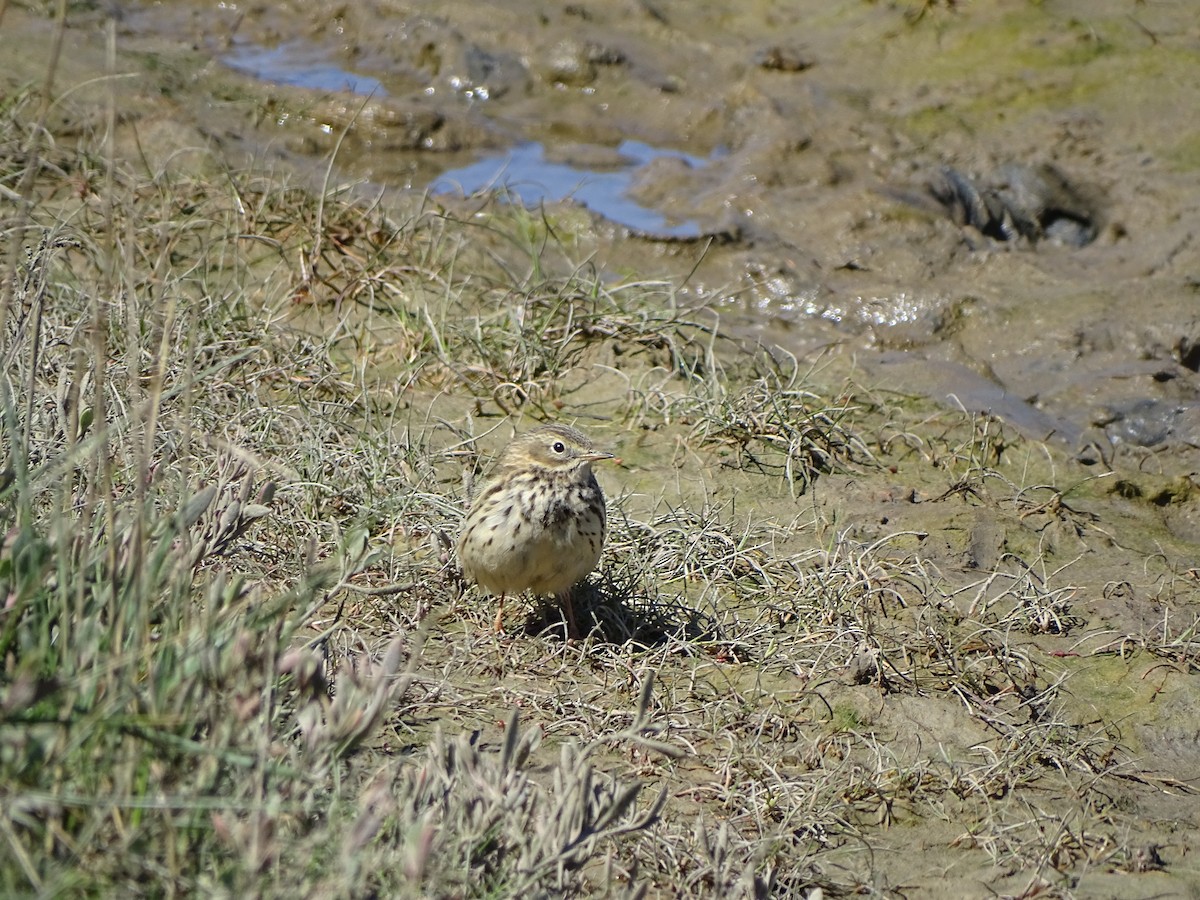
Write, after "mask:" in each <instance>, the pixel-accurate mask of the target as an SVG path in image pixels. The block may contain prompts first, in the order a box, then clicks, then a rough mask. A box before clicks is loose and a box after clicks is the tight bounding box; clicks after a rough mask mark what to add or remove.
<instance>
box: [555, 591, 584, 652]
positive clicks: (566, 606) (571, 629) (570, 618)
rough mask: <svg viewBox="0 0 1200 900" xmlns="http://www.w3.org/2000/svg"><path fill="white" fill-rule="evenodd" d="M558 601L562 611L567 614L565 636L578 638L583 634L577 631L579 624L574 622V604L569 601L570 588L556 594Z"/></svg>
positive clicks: (572, 638) (571, 638)
mask: <svg viewBox="0 0 1200 900" xmlns="http://www.w3.org/2000/svg"><path fill="white" fill-rule="evenodd" d="M558 602H559V603H561V604H562V608H563V612H564V613H566V616H567V637H568V638H569V639H570V640H573V641H574V640H578V639H579V638H581V637H582V636H583V635H581V634H580V633H579V626H578V625H577V624H576V623H575V606H574V604H572V603H571V588H568V589H567V590H565V591H563V592H562V593H561V594H559V595H558Z"/></svg>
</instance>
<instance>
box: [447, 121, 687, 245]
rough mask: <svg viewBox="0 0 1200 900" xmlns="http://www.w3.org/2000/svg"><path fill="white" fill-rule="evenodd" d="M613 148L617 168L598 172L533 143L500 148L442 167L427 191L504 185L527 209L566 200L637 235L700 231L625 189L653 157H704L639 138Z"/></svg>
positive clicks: (464, 190)
mask: <svg viewBox="0 0 1200 900" xmlns="http://www.w3.org/2000/svg"><path fill="white" fill-rule="evenodd" d="M617 153H618V155H619V157H620V159H621V164H620V165H619V166H618V167H616V168H613V169H611V170H608V171H598V170H595V169H588V168H585V167H580V166H576V165H572V164H570V163H562V162H554V161H552V160H548V159H546V150H545V147H543V146H542V145H541V144H539V143H536V142H531V143H526V144H518V145H517V146H516V147H513V148H512V149H511V150H508V151H506V152H503V153H499V154H495V155H492V156H486V157H484V158H483V159H480V160H478V161H477V162H474V163H471V164H470V165H468V166H463V167H462V168H460V169H451V170H450V171H448V172H444V173H443V174H442V175H441V177H439V178H438V179H436V180H435V181H434V182H433V183H432V184H431V185H430V186H429V190H430V192H431V193H434V194H446V193H455V192H460V191H461V192H462V193H464V194H474V193H477V192H479V191H488V190H498V189H499V190H505V191H507V192H509V193H510V194H511V195H513V196H514V197H516V198H517V199H519V200H520V202H521V203H522V204H523V205H525V206H526V207H531V208H536V207H537V206H538V205H539V204H541V203H544V202H553V201H559V200H568V199H569V200H573V201H574V202H576V203H579V204H580V205H582V206H586V207H587V208H588V209H590V210H591V211H592V212H594V213H597V214H598V215H601V216H603V217H604V218H606V219H608V220H609V221H611V222H616V223H617V224H618V225H624V226H625V227H627V228H631V229H633V230H634V231H635V232H637V233H639V234H646V235H652V236H655V237H667V238H673V239H677V240H686V239H689V238H696V237H700V236H701V234H703V233H704V231H703V229H702V228H701V226H700V223H699V222H696V221H692V220H686V221H683V222H679V221H671V220H669V219H668V218H667V217H666V216H664V215H662V214H661V213H659V212H657V211H655V210H653V209H648V208H647V207H645V206H642V205H641V204H639V203H636V202H634V201H633V200H631V199H630V198H629V197H628V196H627V192H628V190H629V188H630V187H631V186H632V183H633V178H634V176H635V174H636V173H637V171H638V169H640V168H641V167H642V166H645V165H648V164H649V163H651V162H653V161H654V160H656V159H664V158H666V159H678V160H682V161H684V162H686V163H687V164H688V165H689V166H692V167H699V166H703V165H705V164H706V162H707V160H705V159H702V158H700V157H697V156H690V155H689V154H686V153H681V152H679V151H676V150H663V149H660V148H657V147H651V146H650V145H649V144H643V143H642V142H641V141H623V142H622V143H621V145H620V146H619V147H618V148H617Z"/></svg>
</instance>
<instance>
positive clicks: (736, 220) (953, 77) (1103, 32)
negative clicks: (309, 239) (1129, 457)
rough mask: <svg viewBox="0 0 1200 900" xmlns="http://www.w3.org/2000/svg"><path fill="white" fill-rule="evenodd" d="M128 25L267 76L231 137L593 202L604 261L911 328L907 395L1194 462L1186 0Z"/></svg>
mask: <svg viewBox="0 0 1200 900" xmlns="http://www.w3.org/2000/svg"><path fill="white" fill-rule="evenodd" d="M122 30H123V32H124V38H125V39H127V40H139V39H146V38H147V37H149V36H154V37H156V38H160V39H168V40H169V39H176V40H179V41H185V42H187V44H188V50H189V51H191V52H194V53H197V54H201V55H204V56H207V57H208V58H209V59H211V61H212V66H214V67H222V68H224V69H226V70H227V71H228V72H230V73H234V72H236V73H242V74H243V75H245V76H246V77H247V79H248V80H252V81H253V82H257V84H247V85H244V86H243V89H244V90H246V91H249V92H257V97H258V99H257V101H256V102H246V101H242V102H235V103H228V104H226V106H225V112H226V122H225V131H226V134H227V140H229V141H234V140H236V141H242V142H246V143H247V144H248V145H249V146H251V147H253V148H254V149H255V150H256V151H257V152H260V153H261V152H263V150H262V148H266V147H269V148H272V149H273V151H274V152H278V153H285V154H287V155H292V156H297V157H306V156H307V157H310V158H311V159H313V160H320V159H323V158H325V157H326V156H327V155H328V154H330V153H332V152H333V151H334V149H335V146H336V151H337V164H338V167H339V169H340V171H342V172H344V173H346V174H347V175H353V176H356V177H360V178H363V179H366V180H368V181H369V182H370V184H371V185H372V186H376V187H378V188H380V189H382V190H387V191H391V192H393V193H397V194H398V193H406V192H407V193H422V192H426V191H432V192H433V193H434V194H436V195H437V197H438V199H439V200H440V202H444V203H447V204H454V203H455V202H456V200H457V198H458V197H460V196H461V195H463V194H467V195H469V194H471V193H472V192H475V191H486V190H491V189H507V190H510V191H511V192H512V193H513V195H514V196H515V197H516V198H519V199H520V200H521V201H523V202H525V203H526V204H529V205H534V206H536V205H537V204H539V203H547V204H551V205H554V204H564V203H567V204H569V203H577V204H579V205H580V206H583V207H585V208H586V209H587V210H588V211H589V212H590V214H592V215H593V217H594V224H595V228H594V230H593V231H592V233H590V234H587V235H583V236H581V237H580V238H579V250H580V253H581V255H586V256H590V257H591V258H594V259H595V260H596V261H597V262H598V264H599V265H601V266H606V267H609V268H611V269H612V270H613V271H614V274H619V273H620V272H621V271H622V270H623V267H628V269H632V270H638V271H640V272H642V273H643V274H644V275H648V276H660V277H664V278H673V279H676V280H677V281H678V282H679V283H680V284H681V285H682V291H683V293H684V294H685V295H686V296H687V297H688V299H689V300H690V301H691V302H694V303H696V304H697V305H704V306H709V307H715V308H718V309H721V310H723V311H724V312H725V313H726V315H727V316H730V317H734V318H737V319H738V321H739V322H740V324H741V325H742V327H744V328H745V329H747V330H748V331H751V332H759V333H761V334H762V335H763V336H765V337H766V338H767V339H769V340H774V341H778V342H779V343H781V344H783V345H784V346H787V347H789V349H792V350H794V351H797V352H806V351H811V350H812V349H814V348H818V347H828V346H831V345H832V346H837V347H839V348H841V349H843V350H844V351H845V352H846V353H847V354H853V356H854V358H855V359H857V360H858V361H859V363H860V364H861V365H862V366H863V367H864V368H865V369H866V370H867V372H868V373H869V374H871V375H873V376H876V377H880V378H886V377H889V373H890V372H891V371H893V369H894V364H895V361H896V353H897V352H898V351H899V352H902V353H903V354H904V358H905V378H904V386H905V389H906V390H911V391H914V392H917V393H920V394H925V395H928V396H932V397H936V398H938V399H939V400H941V401H943V402H949V403H955V404H961V405H964V406H966V407H967V408H969V409H972V410H975V411H980V412H991V413H994V414H997V415H1000V416H1004V417H1006V418H1011V420H1012V422H1013V424H1014V425H1016V426H1017V427H1019V428H1021V429H1022V430H1023V431H1026V432H1027V433H1029V434H1031V435H1037V436H1044V435H1050V434H1052V435H1056V436H1058V437H1059V438H1061V439H1062V440H1065V441H1067V442H1069V443H1072V444H1073V445H1078V446H1074V447H1073V449H1075V450H1078V451H1079V452H1080V455H1081V458H1086V459H1091V458H1093V457H1094V456H1095V455H1096V453H1095V452H1094V451H1093V450H1091V449H1087V448H1089V447H1092V446H1093V445H1095V446H1097V447H1100V448H1101V449H1102V451H1103V454H1104V455H1105V456H1106V457H1108V456H1111V455H1112V454H1114V453H1120V452H1122V451H1123V449H1124V448H1126V447H1131V446H1132V447H1135V448H1144V447H1155V448H1159V449H1160V450H1163V451H1165V452H1166V454H1167V455H1177V454H1182V455H1184V456H1186V457H1188V459H1187V460H1183V461H1180V463H1179V465H1180V467H1181V468H1184V469H1186V468H1189V467H1191V466H1192V462H1191V461H1190V456H1191V453H1190V449H1191V447H1192V445H1194V444H1196V443H1197V442H1200V430H1198V425H1197V416H1196V409H1195V403H1196V401H1195V396H1196V389H1197V386H1198V385H1197V374H1196V369H1197V362H1196V359H1195V356H1196V354H1195V353H1194V352H1193V348H1194V346H1195V344H1196V342H1197V341H1198V340H1200V335H1198V333H1197V332H1198V329H1200V320H1198V319H1197V317H1196V315H1195V313H1194V309H1195V303H1196V299H1197V293H1198V292H1200V288H1198V287H1197V283H1198V282H1197V278H1198V276H1197V272H1198V271H1200V268H1198V263H1200V260H1198V251H1197V246H1196V240H1195V233H1194V229H1195V225H1194V223H1195V222H1196V221H1197V220H1198V219H1197V216H1196V212H1197V207H1198V206H1200V189H1198V187H1197V179H1196V177H1195V173H1196V170H1197V167H1198V166H1200V141H1198V140H1197V138H1196V136H1195V135H1194V134H1191V133H1189V131H1188V129H1187V128H1181V127H1179V125H1180V119H1179V111H1180V110H1186V109H1195V108H1197V106H1198V102H1200V96H1198V94H1200V79H1197V78H1195V72H1196V51H1197V47H1198V45H1200V26H1198V25H1197V22H1196V19H1195V16H1194V15H1193V14H1192V11H1191V10H1189V9H1188V8H1187V7H1186V4H1153V5H1148V4H1135V3H1130V2H1117V0H1112V2H1104V3H1091V2H1062V3H1055V4H1027V3H1001V4H994V5H992V4H989V5H987V6H973V7H971V8H970V9H969V10H968V9H966V8H964V7H960V6H958V5H955V4H946V5H942V4H917V3H913V4H907V5H906V4H871V3H843V4H833V5H830V4H822V3H796V4H771V3H752V4H744V5H743V4H738V5H736V6H735V7H730V5H729V4H720V3H700V4H696V3H684V2H669V0H656V2H629V3H618V4H607V3H575V4H565V5H561V4H550V3H533V4H528V3H524V2H516V0H512V2H495V3H489V4H475V3H468V2H445V3H442V2H439V3H421V2H413V3H407V4H403V5H400V4H394V3H386V2H368V3H362V4H353V5H351V4H343V5H340V6H337V7H336V8H334V9H332V11H331V10H330V9H327V8H322V7H317V6H314V5H312V4H306V3H281V4H271V5H270V6H266V5H237V4H222V5H220V6H219V7H216V8H214V7H212V6H210V5H192V4H186V3H182V4H170V5H165V4H164V5H151V4H147V5H138V4H128V5H127V8H126V9H125V11H124V16H123V19H122ZM631 148H633V152H631ZM551 169H556V171H551ZM914 198H924V199H925V200H926V201H928V202H925V203H921V202H916V203H914V202H913V200H914ZM670 243H676V244H680V245H678V246H668V244H670ZM685 278H686V281H684V279H685ZM956 372H959V373H963V377H962V378H961V379H960V378H959V377H957V376H956V375H955V374H954V373H956ZM968 373H970V374H968Z"/></svg>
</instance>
